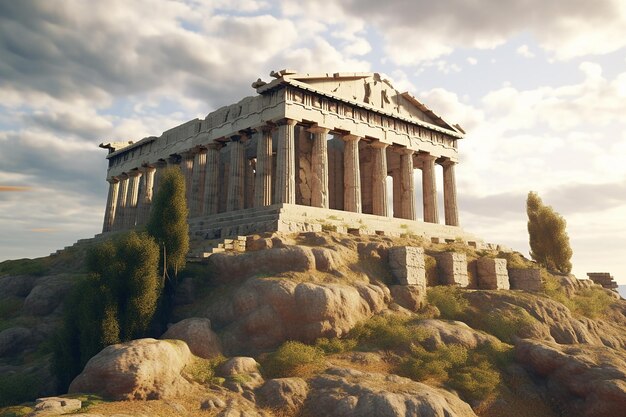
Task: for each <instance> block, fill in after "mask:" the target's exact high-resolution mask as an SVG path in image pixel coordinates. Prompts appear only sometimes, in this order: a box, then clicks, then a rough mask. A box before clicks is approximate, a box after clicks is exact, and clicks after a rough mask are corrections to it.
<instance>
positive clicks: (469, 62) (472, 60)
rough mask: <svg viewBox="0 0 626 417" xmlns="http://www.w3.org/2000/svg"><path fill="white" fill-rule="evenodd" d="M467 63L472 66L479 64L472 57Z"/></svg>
mask: <svg viewBox="0 0 626 417" xmlns="http://www.w3.org/2000/svg"><path fill="white" fill-rule="evenodd" d="M467 63H468V64H470V65H476V64H478V60H477V59H476V58H474V57H471V56H470V57H468V58H467Z"/></svg>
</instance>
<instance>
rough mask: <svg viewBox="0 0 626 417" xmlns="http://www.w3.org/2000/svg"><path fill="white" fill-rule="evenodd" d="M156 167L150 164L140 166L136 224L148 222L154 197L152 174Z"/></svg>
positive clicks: (140, 224)
mask: <svg viewBox="0 0 626 417" xmlns="http://www.w3.org/2000/svg"><path fill="white" fill-rule="evenodd" d="M155 172H156V168H155V167H153V166H150V165H147V166H144V167H143V168H142V174H141V187H140V194H139V202H138V203H137V207H138V208H137V226H142V225H144V224H146V223H148V219H149V217H150V208H151V207H152V199H153V197H154V175H155Z"/></svg>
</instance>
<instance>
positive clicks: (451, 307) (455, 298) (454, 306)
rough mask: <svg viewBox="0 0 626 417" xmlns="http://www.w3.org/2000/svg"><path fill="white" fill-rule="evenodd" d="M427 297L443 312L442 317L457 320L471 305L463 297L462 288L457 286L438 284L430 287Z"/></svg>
mask: <svg viewBox="0 0 626 417" xmlns="http://www.w3.org/2000/svg"><path fill="white" fill-rule="evenodd" d="M426 298H427V300H428V302H429V303H431V304H433V305H434V306H435V307H437V308H438V309H439V311H440V312H441V317H443V318H445V319H450V320H457V319H459V318H460V317H462V316H463V314H464V313H465V312H466V311H467V309H468V307H469V302H468V301H467V300H466V299H465V297H463V294H462V292H461V290H459V289H458V288H457V287H455V286H443V285H442V286H437V287H431V288H428V290H427V293H426Z"/></svg>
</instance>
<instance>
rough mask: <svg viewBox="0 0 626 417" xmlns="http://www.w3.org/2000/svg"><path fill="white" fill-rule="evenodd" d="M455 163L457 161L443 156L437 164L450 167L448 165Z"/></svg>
mask: <svg viewBox="0 0 626 417" xmlns="http://www.w3.org/2000/svg"><path fill="white" fill-rule="evenodd" d="M457 163H458V162H456V161H453V160H452V159H450V158H445V159H444V160H443V161H441V162H440V163H439V165H441V166H443V167H450V166H454V165H456V164H457Z"/></svg>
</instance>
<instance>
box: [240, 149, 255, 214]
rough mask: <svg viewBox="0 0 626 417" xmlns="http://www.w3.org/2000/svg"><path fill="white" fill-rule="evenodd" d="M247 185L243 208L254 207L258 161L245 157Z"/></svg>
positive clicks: (244, 192) (245, 186)
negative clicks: (255, 173) (255, 174)
mask: <svg viewBox="0 0 626 417" xmlns="http://www.w3.org/2000/svg"><path fill="white" fill-rule="evenodd" d="M243 164H244V170H245V181H244V183H245V185H244V191H243V207H244V208H250V207H254V172H255V171H256V160H255V159H254V158H252V159H247V158H245V157H244V161H243Z"/></svg>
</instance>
